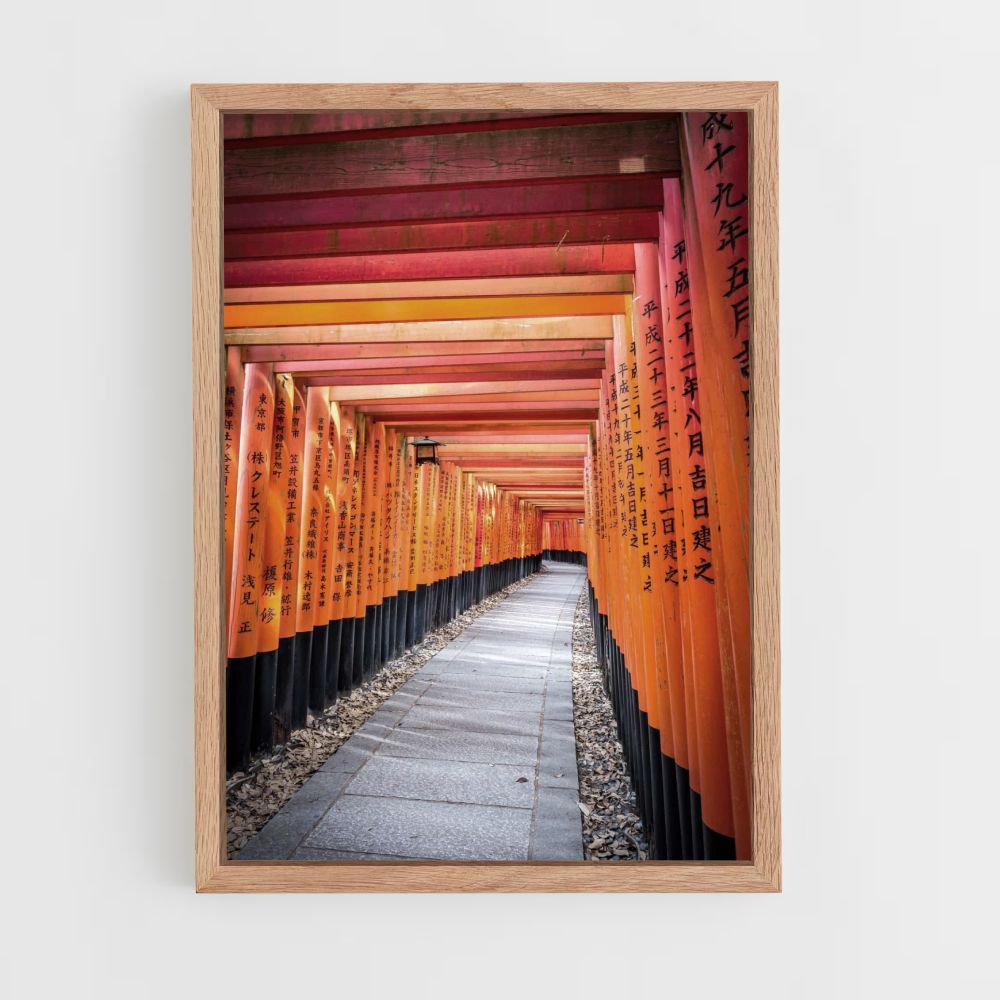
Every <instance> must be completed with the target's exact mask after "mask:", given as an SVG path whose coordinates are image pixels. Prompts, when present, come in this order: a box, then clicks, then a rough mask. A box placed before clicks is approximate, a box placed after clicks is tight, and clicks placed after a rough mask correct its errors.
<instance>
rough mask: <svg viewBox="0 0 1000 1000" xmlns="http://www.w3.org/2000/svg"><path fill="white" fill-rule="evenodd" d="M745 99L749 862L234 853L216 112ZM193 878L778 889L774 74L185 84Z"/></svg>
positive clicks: (735, 103)
mask: <svg viewBox="0 0 1000 1000" xmlns="http://www.w3.org/2000/svg"><path fill="white" fill-rule="evenodd" d="M358 109H371V110H380V111H381V110H406V109H412V110H425V111H427V110H470V109H489V110H509V111H532V110H538V111H644V110H648V111H654V110H655V111H713V110H719V111H746V112H748V113H749V115H750V187H751V232H750V252H751V255H752V265H753V270H752V273H753V276H754V291H753V296H752V323H753V326H752V337H751V352H752V367H751V379H752V401H751V405H752V412H751V428H752V433H751V468H752V477H751V490H752V505H751V508H752V509H751V519H752V570H751V572H752V580H751V595H752V617H753V679H752V686H753V690H752V696H753V733H754V738H753V754H752V769H753V790H754V795H753V822H754V830H753V860H752V861H751V862H749V863H745V862H744V863H738V862H737V863H705V862H654V861H643V862H633V863H620V864H608V863H606V862H561V863H558V862H532V863H511V862H467V863H451V862H420V861H414V862H399V863H389V862H381V863H375V864H373V863H360V862H359V863H355V862H294V861H275V862H235V861H227V860H226V834H225V831H226V817H225V773H224V771H225V769H224V763H223V762H224V757H225V754H224V742H225V738H224V734H225V705H224V701H225V698H224V693H225V634H224V633H225V630H224V620H223V619H224V615H223V606H224V605H223V599H222V597H223V564H224V559H223V545H224V542H223V492H222V435H221V434H220V429H221V427H222V406H223V396H224V391H225V351H224V348H223V335H222V288H223V282H222V116H223V115H224V114H230V113H252V112H260V113H263V112H318V111H335V110H358ZM191 147H192V191H193V200H192V209H193V220H192V241H193V264H194V275H193V300H194V301H193V317H194V318H193V322H194V341H193V368H194V597H195V616H194V619H195V649H194V653H195V658H194V663H195V886H196V888H197V890H198V891H199V892H415V891H423V892H777V891H780V887H781V840H780V834H781V816H780V764H779V760H780V755H779V751H780V715H779V695H780V671H779V667H780V654H779V534H778V86H777V84H776V83H615V84H598V83H585V84H388V85H373V84H330V85H326V84H317V85H312V84H238V85H228V84H226V85H221V84H220V85H215V84H196V85H194V86H192V88H191Z"/></svg>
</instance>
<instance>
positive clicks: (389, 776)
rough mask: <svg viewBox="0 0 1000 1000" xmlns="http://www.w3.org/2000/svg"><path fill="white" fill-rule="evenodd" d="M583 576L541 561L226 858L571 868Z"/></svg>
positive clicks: (576, 825)
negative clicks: (574, 665)
mask: <svg viewBox="0 0 1000 1000" xmlns="http://www.w3.org/2000/svg"><path fill="white" fill-rule="evenodd" d="M584 580H585V574H584V571H583V569H582V567H578V566H575V565H572V564H565V563H545V564H544V569H543V572H542V573H540V574H539V575H538V576H537V577H535V578H534V579H533V580H531V581H530V582H529V583H528V584H527V585H526V586H525V587H523V588H521V589H520V590H519V591H517V592H516V593H515V594H513V595H511V597H509V598H508V599H507V600H506V601H505V602H503V604H501V605H498V606H497V607H496V608H494V609H492V610H491V611H489V612H487V613H486V614H485V615H483V616H481V617H480V618H478V619H477V620H476V621H475V622H474V623H473V625H471V626H470V627H469V628H467V629H466V630H465V631H464V632H463V633H462V634H461V635H460V636H459V637H458V638H457V639H456V640H455V641H453V642H452V643H449V645H448V646H446V647H445V648H444V649H443V650H441V651H440V652H438V653H437V654H436V655H435V656H434V657H433V659H431V660H430V661H429V662H428V663H426V664H425V665H424V667H423V668H422V669H421V670H420V671H419V672H418V673H417V674H415V675H414V677H412V678H411V679H410V680H409V681H407V683H406V684H404V685H403V686H402V687H401V688H400V689H399V690H398V691H397V692H395V693H394V694H393V695H392V696H391V697H390V698H389V699H387V701H386V702H385V703H384V704H383V705H382V706H381V708H379V710H378V711H377V712H376V713H375V714H374V715H373V716H372V717H371V718H370V719H369V720H368V721H367V722H366V723H365V724H364V725H363V726H361V728H360V729H359V730H358V731H357V732H356V733H355V734H354V735H353V736H352V737H351V738H350V739H349V740H348V741H347V742H346V743H345V744H344V746H342V747H341V748H340V750H338V751H337V752H336V753H335V754H333V756H332V757H330V759H329V760H328V761H327V762H326V763H325V764H324V765H323V767H322V768H321V769H320V770H319V771H318V772H317V773H316V774H314V775H313V776H312V777H311V778H310V779H309V781H307V782H306V784H305V785H304V786H303V787H302V788H301V789H300V790H299V791H298V792H297V793H296V795H295V796H293V798H292V799H291V800H290V801H289V802H288V803H287V804H286V805H285V806H284V807H283V808H282V810H281V811H280V812H279V813H278V814H277V815H276V816H275V817H274V818H273V819H272V820H271V821H270V822H269V823H268V824H267V825H266V826H265V827H264V829H263V830H261V832H260V833H259V834H258V835H257V836H256V837H255V838H254V839H253V840H251V841H250V843H249V844H248V845H247V846H246V847H245V848H244V849H243V851H241V852H240V854H239V855H238V858H237V859H238V860H251V859H252V860H264V859H274V860H280V859H287V858H295V859H297V860H305V861H326V862H330V861H385V862H393V861H395V862H396V863H399V862H400V861H401V860H407V861H410V860H418V859H424V860H483V861H503V860H507V861H524V860H582V857H583V851H582V834H581V820H580V809H579V782H578V777H577V768H576V744H575V734H574V730H573V700H572V676H571V654H572V624H573V615H574V611H575V607H576V601H577V598H578V596H579V593H580V589H581V588H582V586H583V585H584ZM518 779H525V780H518Z"/></svg>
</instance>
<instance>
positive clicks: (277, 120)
mask: <svg viewBox="0 0 1000 1000" xmlns="http://www.w3.org/2000/svg"><path fill="white" fill-rule="evenodd" d="M538 114H539V112H537V111H367V110H366V111H323V112H317V113H315V114H311V113H264V114H245V115H241V114H237V113H235V112H231V113H229V114H225V115H223V116H222V135H223V138H224V139H225V141H226V142H227V143H228V142H230V141H232V140H244V139H260V138H275V137H277V138H283V137H289V136H293V137H294V136H309V135H315V134H316V133H322V132H334V133H337V132H357V131H369V130H372V129H389V128H413V127H426V126H432V127H438V126H441V125H447V124H462V123H467V122H491V121H497V120H498V119H506V118H514V119H517V118H531V117H535V116H537V115H538Z"/></svg>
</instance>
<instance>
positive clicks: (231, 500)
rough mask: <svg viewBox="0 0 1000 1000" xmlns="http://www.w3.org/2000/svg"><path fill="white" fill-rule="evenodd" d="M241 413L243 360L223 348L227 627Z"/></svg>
mask: <svg viewBox="0 0 1000 1000" xmlns="http://www.w3.org/2000/svg"><path fill="white" fill-rule="evenodd" d="M242 413H243V360H242V358H241V357H240V349H239V348H238V347H229V348H227V349H226V398H225V403H224V413H223V435H222V474H223V488H224V490H225V518H226V523H225V539H226V561H225V576H224V577H223V581H222V586H223V595H224V596H223V601H224V605H223V606H224V608H225V613H226V622H227V627H228V622H229V613H230V608H231V606H232V605H231V600H232V592H233V539H234V537H235V533H234V528H235V523H236V481H237V469H238V466H239V454H240V429H241V423H242Z"/></svg>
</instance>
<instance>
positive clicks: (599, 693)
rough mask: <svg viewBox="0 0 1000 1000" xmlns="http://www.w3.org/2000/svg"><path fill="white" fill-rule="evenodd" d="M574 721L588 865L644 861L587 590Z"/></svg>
mask: <svg viewBox="0 0 1000 1000" xmlns="http://www.w3.org/2000/svg"><path fill="white" fill-rule="evenodd" d="M573 720H574V724H575V726H576V756H577V768H578V770H579V772H580V812H581V814H582V815H581V818H582V820H583V856H584V859H585V860H586V861H645V860H646V859H647V858H648V857H649V844H648V843H647V841H646V835H645V833H644V832H643V829H642V820H641V819H640V818H639V815H638V813H637V812H636V809H635V795H634V793H633V791H632V781H631V779H630V778H629V776H628V771H626V769H625V755H624V752H623V751H622V745H621V743H620V742H619V740H618V726H617V724H616V722H615V715H614V711H613V709H612V707H611V701H610V699H609V698H608V695H607V692H606V691H605V690H604V675H603V674H602V672H601V668H600V665H599V664H598V662H597V654H596V650H595V645H594V629H593V626H592V625H591V622H590V607H589V604H588V600H587V592H586V590H585V591H584V592H583V593H582V594H581V595H580V600H579V601H578V602H577V605H576V615H575V618H574V621H573Z"/></svg>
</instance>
